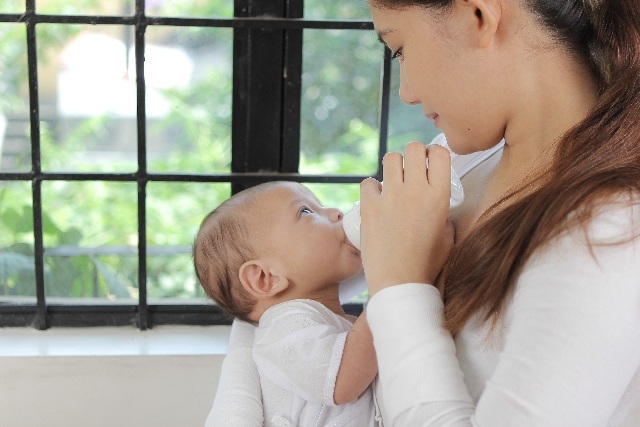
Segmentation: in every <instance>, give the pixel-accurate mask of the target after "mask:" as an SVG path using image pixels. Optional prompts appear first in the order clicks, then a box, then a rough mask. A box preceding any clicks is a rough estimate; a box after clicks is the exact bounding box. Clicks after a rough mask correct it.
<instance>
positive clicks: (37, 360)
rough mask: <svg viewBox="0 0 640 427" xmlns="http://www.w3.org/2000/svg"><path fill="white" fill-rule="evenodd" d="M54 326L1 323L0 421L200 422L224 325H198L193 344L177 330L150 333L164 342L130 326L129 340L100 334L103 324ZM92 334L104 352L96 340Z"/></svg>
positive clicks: (54, 425)
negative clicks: (71, 327)
mask: <svg viewBox="0 0 640 427" xmlns="http://www.w3.org/2000/svg"><path fill="white" fill-rule="evenodd" d="M218 328H221V327H218ZM92 331H93V332H92ZM177 331H178V332H185V329H178V330H177ZM60 332H61V331H57V332H56V331H55V330H51V331H45V332H37V331H36V332H35V333H34V332H33V331H22V333H23V334H24V335H23V337H18V332H17V331H15V330H12V329H0V426H3V427H4V426H6V427H36V426H47V427H75V426H78V427H115V426H117V427H128V426H132V427H147V426H148V427H152V426H153V427H164V426H167V427H169V426H171V427H173V426H176V427H177V426H180V427H182V426H184V427H190V426H194V427H195V426H198V427H201V426H203V424H204V421H205V419H206V417H207V414H208V412H209V409H210V408H211V404H212V402H213V397H214V395H215V391H216V387H217V384H218V377H219V374H220V366H221V363H222V359H223V357H224V355H223V354H224V352H225V351H226V343H227V342H226V341H225V339H228V331H225V330H224V329H223V330H222V331H219V330H217V331H213V332H212V333H211V334H209V332H211V331H210V330H209V329H207V328H203V329H202V330H201V331H200V342H199V343H198V342H196V343H195V347H194V343H193V341H194V338H193V337H191V341H192V342H191V343H189V344H188V343H187V342H186V341H189V340H188V339H185V338H184V337H182V340H181V339H180V336H179V335H178V336H176V337H175V340H174V341H175V344H171V340H170V338H171V337H170V336H168V335H167V334H166V333H165V334H158V333H157V331H156V334H155V335H154V337H155V336H156V335H159V336H157V337H156V338H158V340H157V341H158V343H159V342H160V340H164V344H163V345H162V346H160V345H156V343H154V342H153V341H154V340H153V339H151V340H150V339H149V337H150V336H151V335H153V334H154V332H140V331H134V332H131V331H128V332H127V333H128V334H130V335H132V336H133V337H134V339H133V340H131V339H129V340H124V341H123V340H122V336H121V335H122V334H119V335H118V334H117V336H116V337H115V338H114V337H113V336H110V337H108V338H105V336H103V335H100V334H107V335H108V334H109V333H108V331H106V330H100V331H95V330H93V329H91V328H90V329H86V330H75V331H65V333H64V334H61V333H60ZM164 332H166V330H164ZM220 332H222V333H220ZM94 334H98V335H99V336H101V337H102V338H101V339H99V340H98V341H100V343H101V344H107V345H108V346H109V348H110V350H108V349H107V350H105V349H102V348H101V347H100V345H98V346H96V345H95V341H96V336H95V335H94ZM74 335H75V338H74ZM136 335H137V336H138V337H137V338H139V337H144V339H142V340H140V339H136ZM34 336H35V337H36V339H33V338H34ZM209 336H210V337H211V338H210V340H211V341H210V342H208V341H207V339H208V337H209ZM61 337H62V338H61ZM225 337H226V338H225ZM43 338H44V339H43ZM65 339H66V340H69V341H72V340H75V341H76V344H75V346H71V347H70V346H65V345H63V344H61V342H64V341H65ZM83 339H84V340H85V341H89V342H91V341H93V342H92V343H91V344H92V347H93V350H91V351H92V352H93V353H94V354H89V353H86V352H85V351H86V350H87V349H88V348H89V347H84V346H82V343H81V341H82V340H83ZM132 341H134V342H132ZM135 341H142V344H141V343H140V342H137V343H136V342H135ZM196 341H197V339H196ZM133 344H136V345H133ZM136 346H137V351H136V352H137V354H132V353H133V348H134V347H136ZM20 347H22V348H20ZM180 347H182V349H181V348H180ZM65 348H66V350H65ZM194 348H195V349H196V350H195V351H194ZM34 350H35V352H36V353H40V354H33V352H34ZM222 350H224V351H222ZM96 352H97V353H103V354H102V355H100V354H97V355H96V354H95V353H96ZM189 352H191V353H192V354H185V353H189ZM18 353H22V354H18ZM104 353H106V354H104ZM109 353H111V354H109ZM74 354H78V355H74Z"/></svg>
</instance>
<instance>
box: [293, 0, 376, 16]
mask: <svg viewBox="0 0 640 427" xmlns="http://www.w3.org/2000/svg"><path fill="white" fill-rule="evenodd" d="M304 17H305V18H307V19H340V20H343V19H344V20H347V19H353V20H356V21H370V20H371V14H370V13H369V7H368V6H367V2H366V1H365V0H360V1H344V0H305V1H304Z"/></svg>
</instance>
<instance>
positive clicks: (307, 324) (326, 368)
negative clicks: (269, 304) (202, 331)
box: [253, 305, 348, 406]
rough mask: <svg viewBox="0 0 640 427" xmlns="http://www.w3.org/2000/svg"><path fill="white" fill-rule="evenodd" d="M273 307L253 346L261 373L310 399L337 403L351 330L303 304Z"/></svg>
mask: <svg viewBox="0 0 640 427" xmlns="http://www.w3.org/2000/svg"><path fill="white" fill-rule="evenodd" d="M285 307H286V308H285ZM270 310H271V311H270V312H268V313H269V316H268V319H267V320H266V322H264V318H265V317H267V315H266V313H265V315H263V318H262V319H260V327H259V328H258V330H257V331H256V339H255V342H254V345H253V359H254V361H255V362H256V365H257V367H258V370H259V372H260V375H261V376H262V377H263V378H267V379H268V380H269V381H271V382H272V383H274V384H276V385H277V386H279V387H281V388H284V389H286V390H289V391H291V392H293V393H294V394H295V395H297V396H299V397H300V398H302V399H304V400H306V401H308V402H312V403H316V404H321V405H327V406H335V403H334V400H333V394H334V390H335V384H336V377H337V375H338V370H339V368H340V362H341V360H342V353H343V351H344V344H345V341H346V337H347V333H348V332H345V331H344V329H339V328H337V327H336V326H335V325H333V324H331V323H329V322H328V321H327V319H326V318H325V317H324V316H323V315H322V314H321V313H319V312H317V311H315V310H313V309H310V308H307V307H303V306H301V305H297V306H294V305H288V306H282V305H281V306H278V307H277V308H276V307H273V308H271V309H270ZM263 323H264V326H263Z"/></svg>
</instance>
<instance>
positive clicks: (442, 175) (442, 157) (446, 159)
mask: <svg viewBox="0 0 640 427" xmlns="http://www.w3.org/2000/svg"><path fill="white" fill-rule="evenodd" d="M428 157H429V167H428V168H427V181H429V186H430V187H431V188H432V189H433V190H434V191H435V192H436V193H437V194H439V195H440V196H441V197H442V198H445V196H446V200H449V198H450V197H451V154H450V153H449V150H447V149H446V148H444V147H441V146H439V145H432V146H429V147H428ZM446 207H447V208H448V207H449V205H447V206H446Z"/></svg>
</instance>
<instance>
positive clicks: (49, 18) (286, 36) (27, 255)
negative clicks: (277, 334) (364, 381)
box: [0, 0, 436, 329]
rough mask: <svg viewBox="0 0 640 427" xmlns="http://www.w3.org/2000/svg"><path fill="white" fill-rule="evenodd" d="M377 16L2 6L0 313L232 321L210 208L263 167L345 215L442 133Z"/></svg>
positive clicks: (276, 2)
mask: <svg viewBox="0 0 640 427" xmlns="http://www.w3.org/2000/svg"><path fill="white" fill-rule="evenodd" d="M185 3H187V4H185ZM371 29H372V24H371V22H370V18H369V13H368V10H367V6H366V2H360V1H353V2H344V1H341V0H306V1H304V2H303V1H291V0H234V1H232V0H206V1H205V0H196V1H191V2H182V1H180V0H146V1H145V0H135V1H134V0H117V1H115V0H114V1H111V2H102V1H99V0H75V1H71V0H38V2H37V4H36V2H35V0H26V5H25V4H24V3H23V2H21V1H9V0H0V34H1V35H2V40H3V43H2V45H0V86H1V87H2V93H3V97H2V99H0V326H26V325H33V326H34V327H35V328H37V329H46V328H49V327H55V326H119V325H136V326H137V327H138V328H140V329H146V328H149V327H152V326H153V325H160V324H197V325H204V324H223V323H228V320H227V319H226V317H224V316H223V315H222V314H221V313H220V312H219V311H218V310H217V308H216V307H215V306H214V305H213V304H212V303H211V302H209V301H208V300H207V299H206V298H205V295H204V292H203V291H202V290H201V289H200V286H199V284H198V283H197V281H196V278H195V274H194V273H193V267H192V264H191V255H190V245H191V243H192V240H193V237H194V235H195V232H196V230H197V227H198V225H199V222H200V220H201V219H202V218H203V216H204V215H205V214H206V213H207V212H209V211H210V210H211V209H213V208H214V207H215V206H217V205H218V204H219V203H220V202H222V201H223V200H224V199H226V198H227V197H229V196H230V195H231V194H233V193H235V192H238V191H240V190H242V189H244V188H246V187H248V186H251V185H254V184H256V183H259V182H264V181H268V180H273V179H284V180H295V181H299V182H303V183H306V184H307V185H309V187H311V188H312V190H313V191H315V192H316V193H318V194H319V196H320V198H321V199H322V200H323V202H324V203H325V204H327V205H333V206H339V207H341V208H342V209H344V210H346V209H349V208H350V206H351V204H352V203H353V202H354V201H355V200H356V199H357V197H358V187H359V186H358V184H359V182H360V181H361V180H362V179H364V178H365V177H367V176H379V170H378V165H379V164H380V159H381V157H382V155H383V153H384V152H385V151H386V150H387V149H402V146H403V145H404V143H406V142H407V141H409V140H411V139H419V140H425V141H427V140H429V139H431V137H432V136H434V135H435V132H436V131H435V130H434V129H433V128H431V127H429V123H428V121H426V120H423V119H422V118H421V110H420V108H419V107H417V108H411V107H408V106H404V105H402V104H401V103H400V101H399V100H398V98H397V96H390V94H393V93H397V77H393V76H394V74H395V75H397V72H398V70H397V68H396V67H397V64H393V65H392V64H391V61H390V56H389V52H385V51H384V49H383V48H382V47H381V46H380V45H379V44H378V42H377V40H376V36H375V34H374V33H373V32H372V31H371ZM349 309H350V310H353V311H355V312H357V311H358V310H359V309H361V304H358V303H355V304H354V305H350V306H349Z"/></svg>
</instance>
